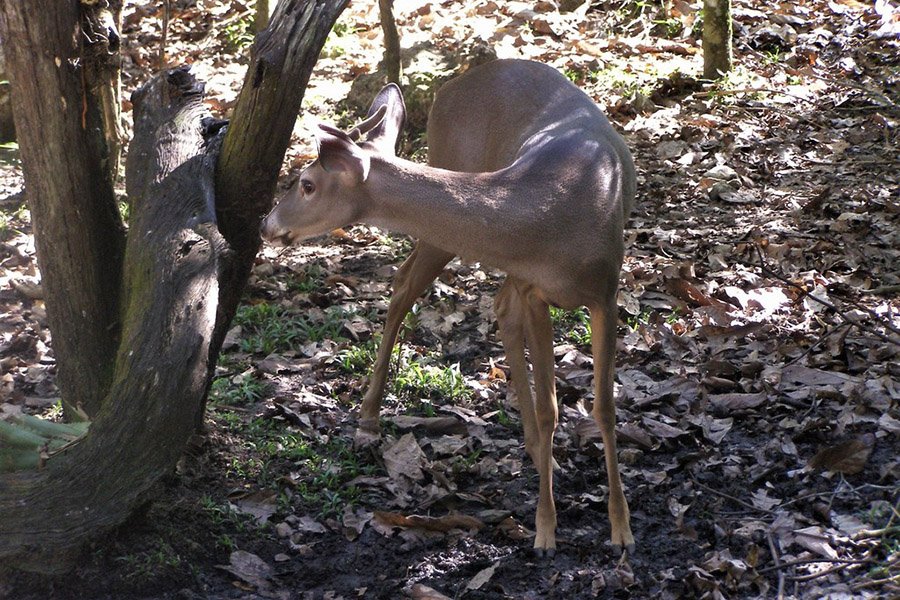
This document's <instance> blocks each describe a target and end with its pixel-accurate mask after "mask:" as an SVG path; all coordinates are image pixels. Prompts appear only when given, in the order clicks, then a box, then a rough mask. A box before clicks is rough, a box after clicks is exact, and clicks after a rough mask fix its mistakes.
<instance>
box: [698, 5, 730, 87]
mask: <svg viewBox="0 0 900 600" xmlns="http://www.w3.org/2000/svg"><path fill="white" fill-rule="evenodd" d="M731 31H732V26H731V0H703V77H704V78H706V79H718V78H719V77H721V76H722V75H724V74H725V73H728V72H729V71H731V66H732V65H731Z"/></svg>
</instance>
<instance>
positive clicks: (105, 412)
mask: <svg viewBox="0 0 900 600" xmlns="http://www.w3.org/2000/svg"><path fill="white" fill-rule="evenodd" d="M200 90H202V86H198V85H196V84H195V82H194V81H193V78H192V77H190V75H188V74H187V73H186V72H185V71H182V70H175V71H172V72H169V73H167V74H163V75H162V76H157V77H156V78H154V79H153V80H151V81H150V82H149V83H148V84H147V85H146V86H145V87H144V88H143V89H142V90H141V91H139V92H137V93H136V94H135V104H136V108H135V113H136V121H137V122H138V126H137V127H136V136H135V144H137V145H138V147H143V148H152V149H153V151H152V152H146V153H143V155H142V156H141V157H140V159H135V160H131V161H130V162H129V170H130V171H132V172H133V173H135V178H136V179H137V180H139V181H141V182H142V185H141V187H140V189H137V190H135V191H136V192H137V193H138V194H139V195H138V197H136V198H134V199H133V202H132V211H133V216H132V223H131V232H132V235H129V236H128V246H127V250H126V257H127V258H126V270H125V273H124V281H125V291H124V294H123V309H124V310H123V314H124V315H125V321H124V325H123V328H122V342H121V344H120V347H119V350H118V352H117V353H116V356H115V369H114V377H113V380H112V385H111V386H110V390H109V394H108V396H109V397H108V401H107V402H105V403H104V404H103V406H102V408H101V410H100V412H99V414H98V415H97V417H96V419H95V420H94V422H93V424H92V425H91V429H90V432H89V433H88V435H87V436H86V437H85V438H83V439H82V440H81V442H80V443H78V444H77V445H76V446H74V447H73V448H72V449H71V450H70V451H69V452H68V453H67V454H63V455H60V456H55V457H53V458H51V459H50V460H49V461H48V462H47V465H46V468H45V469H43V470H40V471H28V472H23V473H17V474H13V475H8V476H5V477H3V478H2V479H0V564H5V565H9V564H10V563H12V564H15V566H17V567H18V568H21V569H26V570H36V571H41V572H64V571H66V570H67V569H68V568H70V567H71V566H72V561H73V560H74V558H76V556H77V550H78V549H79V548H80V546H81V545H82V544H83V543H84V541H85V539H87V538H88V537H89V536H95V535H98V534H99V533H102V532H105V531H108V530H109V529H110V528H112V527H114V526H116V525H118V524H119V523H121V522H123V521H124V520H125V519H126V518H127V517H128V515H129V514H131V512H132V511H133V510H134V509H135V507H136V506H138V505H139V503H141V502H142V501H144V500H145V499H146V494H147V491H148V490H149V489H150V488H151V487H152V486H153V485H154V484H155V483H156V482H157V481H159V479H160V478H161V477H162V476H163V475H165V474H166V473H167V472H169V471H170V470H171V468H172V466H173V465H174V463H175V462H176V461H177V459H178V456H179V454H180V453H181V450H182V448H183V447H184V444H185V442H186V441H187V439H188V437H189V436H190V434H191V432H192V431H193V421H192V417H193V416H194V412H195V411H196V407H197V405H198V404H199V402H200V398H201V397H202V395H203V392H204V390H205V387H206V377H207V372H208V365H207V361H208V359H209V354H208V347H209V340H210V339H211V338H212V332H213V327H214V323H215V311H216V305H215V298H216V295H217V293H218V279H217V276H218V257H219V255H220V254H221V250H222V248H223V242H222V241H221V238H220V236H219V235H218V233H217V231H216V229H215V222H214V219H215V216H214V212H213V201H214V198H213V169H214V164H215V163H214V157H210V156H208V155H207V154H206V153H205V149H204V139H203V136H202V135H201V133H202V130H201V125H200V120H201V117H202V116H204V108H203V106H202V104H201V103H200V99H201V97H202V96H201V94H200V93H199V92H200ZM141 122H145V123H151V122H152V124H155V125H156V126H152V125H148V126H141ZM160 124H163V126H160ZM148 132H149V133H150V134H151V135H153V138H152V139H151V140H145V139H141V136H142V135H146V134H147V133H148ZM141 171H145V172H146V173H147V174H149V175H146V174H144V173H141ZM54 339H55V338H54Z"/></svg>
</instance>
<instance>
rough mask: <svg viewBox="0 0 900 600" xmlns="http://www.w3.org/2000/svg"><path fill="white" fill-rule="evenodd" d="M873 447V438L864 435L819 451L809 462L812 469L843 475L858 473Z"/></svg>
mask: <svg viewBox="0 0 900 600" xmlns="http://www.w3.org/2000/svg"><path fill="white" fill-rule="evenodd" d="M874 447H875V436H874V435H872V434H866V435H862V436H859V437H858V438H854V439H852V440H847V441H844V442H841V443H839V444H836V445H834V446H829V447H827V448H822V449H821V450H819V451H818V452H817V453H816V455H815V456H813V457H812V458H811V459H810V461H809V466H810V467H812V468H813V469H824V470H826V471H834V472H836V473H844V474H845V475H853V474H855V473H859V472H860V471H862V470H863V468H864V467H865V466H866V461H867V460H869V456H870V455H871V454H872V449H873V448H874Z"/></svg>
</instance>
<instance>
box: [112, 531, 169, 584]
mask: <svg viewBox="0 0 900 600" xmlns="http://www.w3.org/2000/svg"><path fill="white" fill-rule="evenodd" d="M114 560H115V561H116V562H120V563H124V564H125V565H126V567H127V569H126V570H125V578H126V579H130V580H133V581H138V582H146V581H153V580H157V579H159V578H161V577H164V576H165V574H166V572H170V571H172V570H175V569H178V568H179V567H180V566H181V557H180V556H179V555H178V553H177V552H176V551H175V550H174V549H173V548H172V546H170V545H169V544H168V543H167V542H166V541H164V540H162V539H155V540H154V541H153V545H152V546H151V547H150V548H149V549H147V550H144V551H141V552H135V553H132V554H126V555H123V556H118V557H116V558H115V559H114Z"/></svg>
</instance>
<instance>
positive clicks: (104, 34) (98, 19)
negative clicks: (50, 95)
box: [81, 0, 125, 183]
mask: <svg viewBox="0 0 900 600" xmlns="http://www.w3.org/2000/svg"><path fill="white" fill-rule="evenodd" d="M81 28H82V31H83V35H82V36H81V40H82V41H81V43H82V53H81V54H82V57H83V61H84V85H85V88H86V90H87V92H88V93H89V94H90V95H91V96H92V97H93V101H94V102H95V103H96V105H97V107H98V109H99V111H97V112H96V117H97V118H99V122H97V123H93V124H91V125H89V128H91V126H93V127H96V128H97V129H99V130H100V131H102V132H103V136H102V140H103V146H102V147H101V148H100V152H101V156H103V155H104V154H105V158H104V166H105V167H106V170H107V172H108V174H109V178H110V180H111V181H112V182H113V183H115V181H116V180H117V179H118V177H119V160H120V158H121V153H122V143H123V142H124V141H125V132H124V130H123V128H122V103H121V101H120V99H119V97H120V93H121V87H122V78H121V75H120V66H121V64H120V63H121V55H120V54H119V47H120V42H121V39H120V37H119V31H120V30H121V28H122V0H112V1H110V2H96V3H93V4H87V3H83V6H82V16H81Z"/></svg>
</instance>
